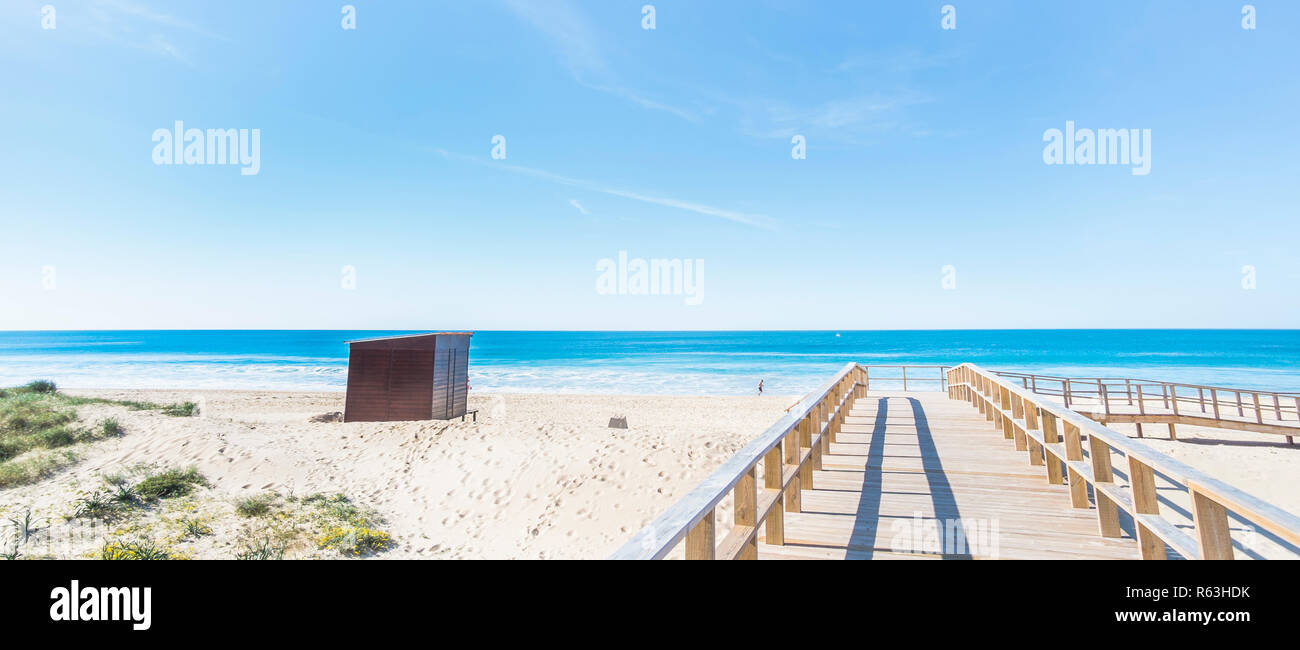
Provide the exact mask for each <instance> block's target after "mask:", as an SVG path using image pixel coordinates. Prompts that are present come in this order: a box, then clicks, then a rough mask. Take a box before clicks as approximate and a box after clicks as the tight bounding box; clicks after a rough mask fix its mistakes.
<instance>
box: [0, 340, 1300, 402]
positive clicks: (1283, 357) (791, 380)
mask: <svg viewBox="0 0 1300 650" xmlns="http://www.w3.org/2000/svg"><path fill="white" fill-rule="evenodd" d="M402 333H409V332H395V331H337V330H330V331H296V330H275V331H252V330H225V331H194V330H185V331H173V330H164V331H82V332H76V331H57V332H0V386H5V385H14V384H20V383H25V382H27V381H30V380H32V379H52V380H54V381H56V382H57V383H58V384H59V385H60V386H63V387H67V388H242V389H268V390H342V389H343V387H344V384H345V380H346V376H347V346H346V345H345V344H344V342H345V341H347V340H350V339H358V338H367V337H372V336H387V335H392V334H402ZM848 361H858V362H862V363H869V364H949V365H955V364H958V363H961V362H964V361H969V362H973V363H977V364H979V365H981V366H983V367H985V368H988V369H996V370H1016V371H1030V372H1038V373H1045V374H1060V375H1067V376H1077V377H1094V376H1110V377H1135V378H1142V379H1151V380H1166V381H1183V382H1189V383H1203V384H1217V385H1224V386H1231V387H1241V388H1259V389H1272V390H1284V391H1297V390H1300V330H1020V331H1016V330H989V331H978V330H963V331H840V332H834V331H824V332H822V331H795V332H776V331H763V332H477V333H475V335H474V338H473V339H472V345H471V348H470V381H471V387H472V389H473V390H476V391H504V392H569V393H657V394H712V395H740V394H749V393H752V392H753V391H754V387H755V385H756V384H757V383H758V380H759V379H762V380H764V382H765V387H766V390H767V392H768V393H771V394H789V395H794V394H801V393H803V392H805V391H808V390H810V389H812V388H814V387H816V386H817V385H818V384H819V383H820V382H821V381H823V380H824V379H825V378H827V377H828V376H830V375H831V374H832V373H834V372H835V371H836V370H838V369H839V368H840V367H841V366H842V365H844V363H846V362H848ZM918 372H919V371H918ZM927 372H929V371H927ZM933 374H935V375H936V376H937V374H938V373H937V371H933ZM882 376H883V373H882ZM912 376H915V375H912ZM924 376H928V374H927V375H924Z"/></svg>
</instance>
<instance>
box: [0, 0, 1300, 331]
mask: <svg viewBox="0 0 1300 650" xmlns="http://www.w3.org/2000/svg"><path fill="white" fill-rule="evenodd" d="M46 4H51V5H52V6H53V7H54V8H55V12H56V13H55V17H56V21H57V22H56V27H55V29H42V24H41V21H42V6H43V5H46ZM343 4H344V3H342V2H338V3H326V2H305V1H304V2H283V3H262V2H235V1H231V2H221V3H213V2H166V3H164V2H145V1H144V0H104V1H97V0H84V1H77V2H73V1H58V0H54V1H52V2H51V1H49V0H46V1H37V2H28V1H26V0H15V1H9V2H6V3H5V4H4V6H3V7H2V8H0V65H2V67H3V69H4V70H5V81H4V84H3V86H4V91H3V93H0V122H2V123H3V124H4V127H5V128H4V145H3V156H0V224H2V225H3V231H2V233H3V234H2V235H0V329H93V328H313V329H317V328H319V329H331V328H384V329H387V328H394V329H442V328H472V329H784V328H791V329H795V328H819V329H823V328H824V329H892V328H953V327H959V328H1028V327H1049V328H1050V327H1286V328H1291V327H1296V326H1297V325H1298V324H1300V307H1298V306H1297V305H1298V303H1297V300H1296V298H1297V288H1298V287H1300V262H1298V261H1297V254H1296V251H1297V244H1300V234H1298V233H1300V227H1298V226H1297V208H1296V206H1297V188H1300V182H1297V178H1298V177H1300V158H1298V157H1297V155H1296V144H1297V142H1300V137H1298V136H1300V127H1298V126H1297V121H1296V115H1297V113H1296V110H1297V109H1296V106H1298V105H1300V92H1298V91H1300V76H1297V75H1296V74H1294V67H1295V63H1296V61H1297V60H1300V56H1298V55H1300V38H1297V36H1300V4H1297V3H1294V2H1281V1H1266V0H1260V1H1257V2H1254V3H1253V4H1254V6H1255V7H1256V8H1257V15H1256V20H1257V28H1256V29H1254V30H1245V29H1242V25H1241V20H1242V16H1241V6H1242V4H1243V3H1241V2H1219V1H1208V0H1207V1H1204V2H1183V1H1169V2H1089V3H1040V2H1028V1H1026V2H995V1H991V0H979V1H978V2H973V1H969V0H967V1H965V2H963V1H961V0H950V2H946V3H945V2H929V1H919V0H918V1H908V2H796V1H794V0H789V1H784V0H768V1H761V0H748V1H745V2H722V1H719V2H688V1H681V2H678V1H662V2H654V3H653V4H654V7H655V10H656V11H655V22H656V24H655V29H654V30H646V29H643V28H642V9H641V7H642V5H643V4H645V3H644V2H643V1H640V0H638V1H637V2H622V1H617V0H602V1H592V2H563V1H559V0H548V1H546V2H542V1H540V0H538V1H536V2H523V1H514V0H509V1H490V0H484V1H482V2H471V3H465V2H410V3H407V2H396V1H393V0H384V1H373V2H368V1H366V0H355V1H353V2H351V3H350V4H352V5H353V6H355V8H356V14H355V16H356V29H355V30H345V29H343V28H342V25H341V20H342V16H341V7H342V5H343ZM945 4H952V5H954V6H955V8H956V27H957V28H956V29H954V30H944V29H942V28H941V18H942V7H943V6H944V5H945ZM177 120H181V121H183V122H184V123H185V125H186V126H187V127H197V128H201V129H208V128H244V129H258V130H259V132H260V134H261V135H260V170H259V173H258V174H256V175H250V176H245V175H241V174H240V173H239V171H238V169H237V168H236V167H229V166H186V165H174V166H167V165H162V166H159V165H155V164H154V163H153V160H152V158H151V153H152V151H153V148H154V142H153V141H152V139H151V138H152V134H153V133H154V131H155V130H156V129H160V128H161V129H170V128H171V127H172V125H173V123H174V122H175V121H177ZM1067 121H1073V122H1074V123H1075V124H1076V125H1077V126H1078V127H1080V128H1093V129H1101V128H1123V129H1150V130H1151V143H1152V144H1151V148H1152V150H1151V173H1150V174H1148V175H1145V176H1137V175H1133V174H1132V173H1131V172H1130V169H1129V168H1128V167H1126V166H1110V165H1094V166H1068V165H1047V164H1044V162H1043V148H1044V143H1043V134H1044V132H1045V131H1046V130H1047V129H1052V128H1056V129H1064V128H1065V123H1066V122H1067ZM498 134H499V135H503V136H505V138H506V142H507V148H506V152H507V157H506V159H505V160H494V159H493V158H492V157H491V155H490V154H491V150H492V138H493V136H495V135H498ZM794 135H802V136H804V138H805V139H806V143H807V157H806V159H802V160H796V159H793V158H792V157H791V150H792V143H791V138H792V137H793V136H794ZM619 251H627V254H628V256H630V257H632V258H679V259H691V260H696V259H701V260H704V262H705V265H704V271H703V273H702V281H703V290H702V292H701V295H702V300H701V301H700V303H701V304H698V305H688V304H686V301H685V300H683V297H682V296H679V295H677V296H664V295H658V296H654V295H602V294H600V293H598V292H597V291H596V281H597V276H598V274H597V270H596V269H597V263H598V261H599V260H601V259H604V258H616V257H617V256H618V253H619ZM345 265H350V266H352V267H354V268H355V269H356V276H355V277H356V288H355V289H353V290H346V289H344V288H343V287H342V283H341V269H342V267H343V266H345ZM1247 265H1249V266H1252V267H1254V269H1255V279H1256V288H1255V289H1254V290H1245V289H1243V288H1242V279H1243V272H1242V268H1243V267H1244V266H1247ZM944 266H952V267H953V268H955V270H956V288H955V289H944V288H943V286H942V284H941V281H942V279H943V275H942V272H941V269H942V268H943V267H944ZM47 267H52V269H53V273H54V275H53V278H54V284H53V287H52V288H47V286H48V285H47V286H43V285H42V279H43V278H44V277H45V275H46V274H47V270H46V269H47Z"/></svg>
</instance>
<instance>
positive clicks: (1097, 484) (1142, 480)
mask: <svg viewBox="0 0 1300 650" xmlns="http://www.w3.org/2000/svg"><path fill="white" fill-rule="evenodd" d="M948 375H949V377H948V396H949V397H950V398H952V399H962V400H967V401H969V402H970V403H971V404H972V405H973V406H975V407H976V408H978V409H979V411H980V413H982V414H984V416H985V418H986V419H987V420H988V421H989V422H991V423H992V425H993V427H994V428H995V429H999V430H1001V432H1002V435H1003V437H1005V438H1007V439H1011V440H1014V441H1015V448H1016V450H1017V451H1025V452H1028V455H1029V463H1030V464H1031V465H1035V466H1044V469H1045V471H1046V474H1047V480H1048V482H1049V483H1053V484H1067V483H1068V485H1069V487H1070V502H1071V505H1072V506H1073V507H1075V508H1094V509H1095V510H1096V513H1097V523H1098V530H1099V534H1100V535H1101V536H1102V537H1120V536H1122V530H1121V527H1120V516H1119V512H1120V511H1121V510H1123V511H1124V512H1126V513H1128V514H1129V515H1130V516H1131V517H1132V519H1133V523H1134V525H1135V531H1136V537H1137V543H1138V549H1139V553H1140V556H1141V557H1142V558H1143V559H1164V558H1165V554H1166V551H1165V545H1166V544H1167V545H1168V546H1169V547H1170V548H1172V549H1173V550H1174V551H1175V552H1177V553H1178V554H1179V555H1182V556H1183V557H1186V558H1194V559H1223V560H1228V559H1232V558H1233V555H1234V554H1233V540H1232V534H1231V529H1230V527H1229V513H1233V515H1235V516H1236V517H1237V518H1240V519H1242V520H1244V521H1247V522H1249V523H1250V524H1251V525H1253V526H1256V527H1258V528H1260V529H1263V530H1265V531H1268V532H1269V533H1271V534H1273V535H1274V536H1276V538H1278V539H1279V540H1281V541H1283V542H1284V543H1285V544H1287V545H1289V546H1290V547H1291V548H1292V549H1294V548H1295V547H1296V546H1298V545H1300V517H1296V516H1295V515H1292V514H1291V513H1288V512H1286V511H1284V510H1282V509H1280V508H1278V507H1276V506H1273V505H1271V504H1269V503H1266V502H1264V501H1262V500H1260V499H1258V498H1256V497H1254V496H1251V495H1249V494H1246V493H1245V492H1242V491H1240V490H1238V489H1236V488H1234V487H1232V486H1230V485H1228V484H1226V483H1224V482H1222V481H1219V480H1218V479H1215V478H1212V477H1210V476H1208V475H1206V474H1204V473H1202V472H1200V471H1198V470H1196V469H1194V468H1192V467H1190V466H1188V465H1185V464H1183V463H1181V462H1179V461H1177V460H1174V459H1173V458H1170V457H1169V456H1166V455H1164V454H1162V453H1160V452H1157V451H1155V450H1154V449H1151V448H1150V447H1147V446H1146V445H1144V444H1143V443H1140V442H1137V441H1135V440H1133V439H1131V438H1129V437H1128V436H1125V435H1123V434H1121V433H1118V432H1115V431H1112V430H1110V429H1108V428H1106V427H1105V426H1102V425H1101V424H1099V423H1097V422H1094V421H1093V420H1091V419H1089V418H1087V417H1085V416H1083V415H1080V414H1078V413H1076V412H1074V411H1072V410H1071V409H1069V408H1068V407H1065V406H1062V405H1060V404H1057V403H1055V402H1054V401H1050V400H1047V399H1045V398H1044V396H1043V395H1042V394H1040V393H1036V392H1034V391H1033V390H1031V389H1030V388H1028V387H1026V386H1024V385H1023V384H1022V385H1019V386H1018V385H1016V384H1019V383H1021V382H1019V381H1014V380H1015V379H1016V378H1015V377H1011V376H1007V377H1004V376H999V374H998V373H992V372H987V371H985V370H982V369H980V368H979V367H977V366H974V365H971V364H962V365H960V366H957V367H956V368H954V369H952V370H950V371H949V373H948ZM1013 382H1014V383H1013ZM1068 394H1069V393H1068V389H1067V395H1068ZM1085 442H1086V443H1087V446H1086V451H1085V446H1084V443H1085ZM1112 452H1119V453H1120V454H1122V455H1123V456H1124V458H1125V459H1126V462H1127V464H1128V472H1127V475H1128V482H1129V485H1128V487H1127V488H1124V487H1121V486H1120V485H1119V484H1117V483H1116V482H1115V469H1114V466H1113V464H1112ZM1157 474H1158V475H1160V476H1161V477H1162V478H1164V479H1165V480H1167V481H1169V482H1172V483H1173V484H1174V485H1176V486H1178V487H1179V488H1181V489H1182V490H1185V491H1186V493H1187V495H1188V496H1189V497H1190V501H1191V511H1192V520H1193V526H1192V528H1193V530H1192V533H1191V534H1189V533H1188V532H1187V531H1186V530H1185V529H1184V528H1180V527H1179V526H1178V525H1176V524H1174V523H1173V522H1171V521H1170V520H1168V519H1166V518H1164V517H1163V516H1162V515H1161V507H1160V502H1161V500H1162V499H1161V498H1160V497H1158V495H1157V492H1156V489H1157V485H1156V477H1157ZM1089 487H1091V488H1092V495H1091V502H1090V499H1089V489H1088V488H1089Z"/></svg>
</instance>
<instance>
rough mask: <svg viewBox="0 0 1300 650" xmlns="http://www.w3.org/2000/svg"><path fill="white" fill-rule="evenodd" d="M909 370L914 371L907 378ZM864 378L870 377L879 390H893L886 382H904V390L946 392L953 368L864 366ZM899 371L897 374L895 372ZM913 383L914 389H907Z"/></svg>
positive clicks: (932, 366) (935, 366)
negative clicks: (909, 383) (949, 374)
mask: <svg viewBox="0 0 1300 650" xmlns="http://www.w3.org/2000/svg"><path fill="white" fill-rule="evenodd" d="M908 368H911V369H912V376H911V377H908V376H907V370H908ZM862 369H863V372H864V373H867V375H864V376H868V375H869V376H870V379H871V380H873V381H875V382H876V386H877V388H878V390H892V386H891V385H889V384H887V383H886V382H889V383H890V384H892V383H897V382H902V384H903V390H904V391H907V390H917V388H916V387H917V385H918V384H919V385H920V388H919V390H937V391H939V392H941V393H942V392H944V391H946V390H948V371H949V370H951V369H952V366H940V365H915V364H913V365H906V366H900V365H876V364H874V363H873V364H871V365H869V366H862ZM894 371H897V372H894ZM909 381H910V382H912V388H911V389H909V388H908V387H907V383H908V382H909ZM936 384H937V385H936Z"/></svg>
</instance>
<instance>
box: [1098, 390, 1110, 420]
mask: <svg viewBox="0 0 1300 650" xmlns="http://www.w3.org/2000/svg"><path fill="white" fill-rule="evenodd" d="M1097 387H1098V389H1099V390H1101V403H1102V405H1103V407H1104V408H1105V412H1106V415H1110V392H1109V391H1107V390H1106V386H1105V385H1104V384H1100V383H1099V384H1097Z"/></svg>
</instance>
